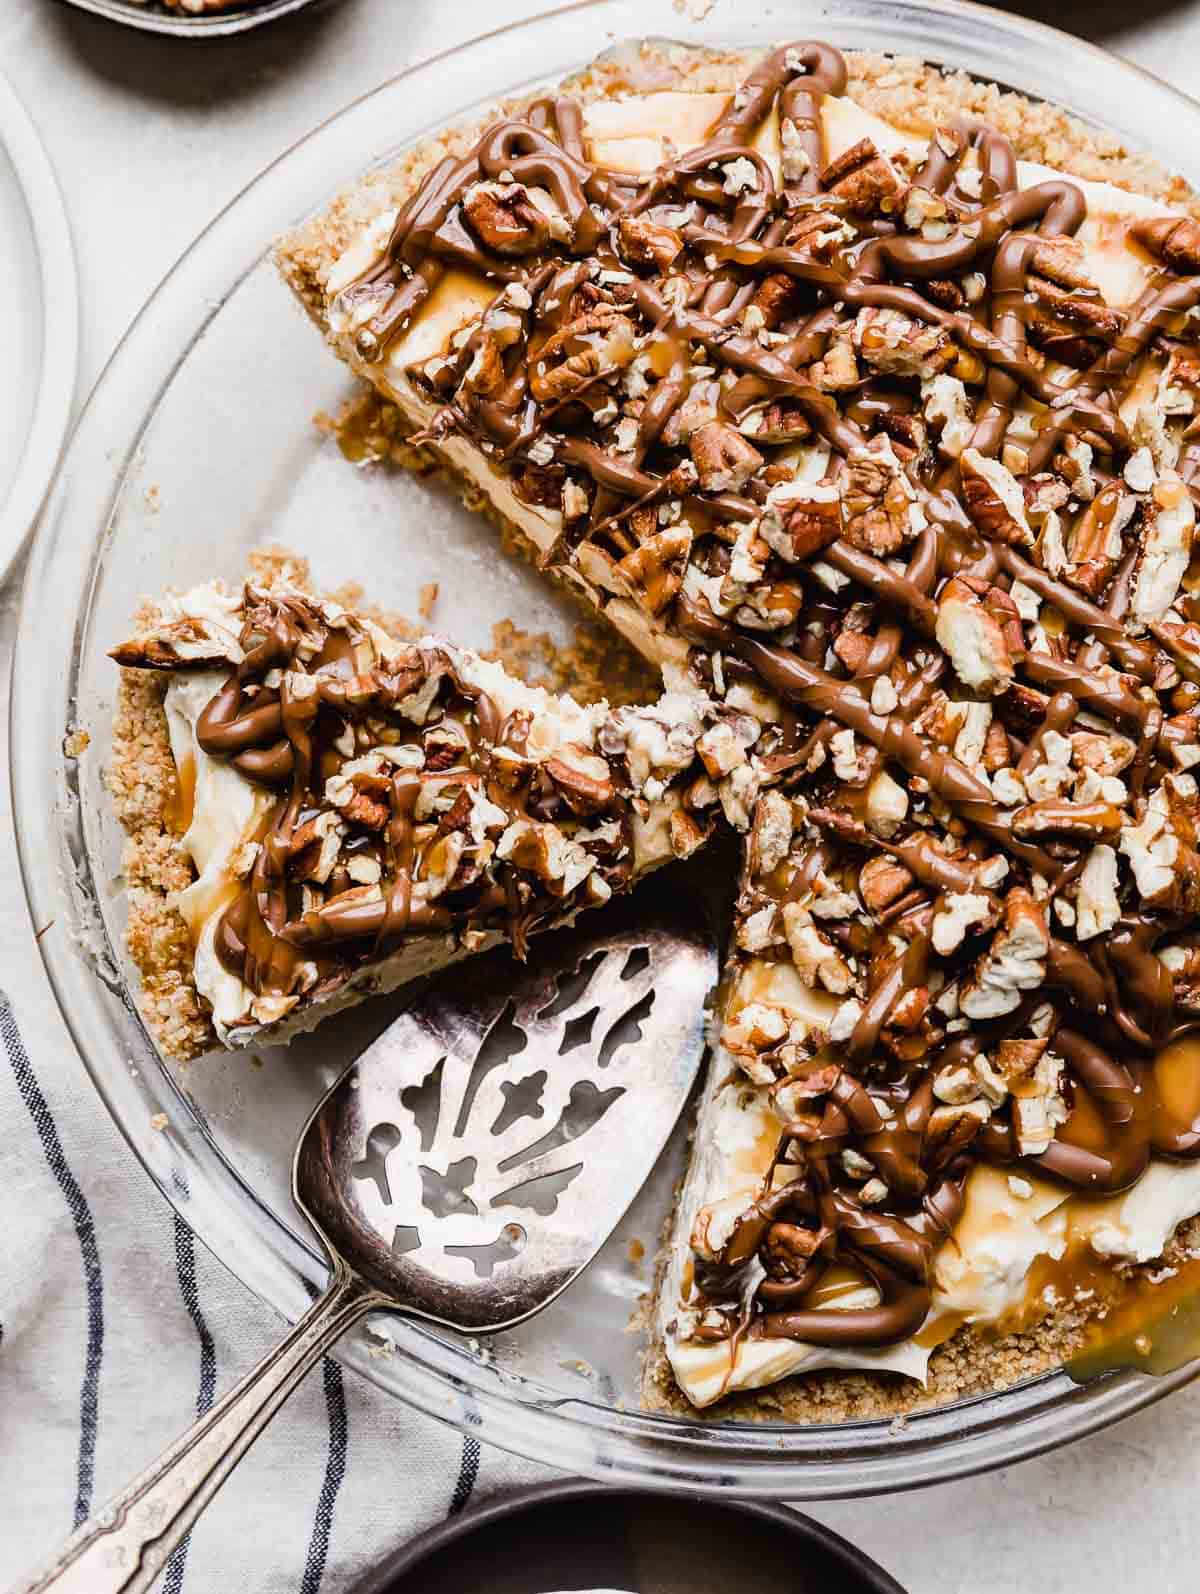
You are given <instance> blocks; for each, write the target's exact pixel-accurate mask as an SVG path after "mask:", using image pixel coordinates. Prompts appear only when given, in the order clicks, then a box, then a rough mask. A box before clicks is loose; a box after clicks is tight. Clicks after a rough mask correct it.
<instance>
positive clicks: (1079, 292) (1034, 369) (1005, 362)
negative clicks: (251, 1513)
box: [279, 43, 1200, 1416]
mask: <svg viewBox="0 0 1200 1594" xmlns="http://www.w3.org/2000/svg"><path fill="white" fill-rule="evenodd" d="M1190 203H1191V200H1190V195H1189V194H1188V192H1187V190H1186V189H1185V188H1184V187H1183V185H1182V184H1180V183H1177V182H1172V181H1171V180H1170V179H1168V178H1166V177H1165V176H1163V174H1161V173H1160V172H1158V171H1156V170H1155V169H1154V168H1153V167H1152V166H1151V165H1150V164H1149V163H1147V162H1142V161H1138V160H1137V159H1135V158H1132V157H1128V156H1126V155H1125V154H1124V152H1123V151H1121V150H1120V149H1118V148H1117V147H1115V146H1112V145H1103V144H1101V143H1100V142H1098V141H1097V140H1096V139H1093V138H1091V137H1090V136H1089V135H1088V134H1086V133H1085V132H1084V131H1083V130H1082V129H1081V128H1079V127H1078V126H1077V125H1076V124H1073V123H1071V121H1070V120H1069V119H1068V118H1066V117H1065V116H1064V115H1063V114H1062V113H1059V112H1056V111H1054V110H1053V108H1050V107H1037V106H1032V105H1030V104H1029V103H1028V102H1025V101H1021V100H1020V99H1019V98H1017V97H1014V96H1007V95H1002V94H1000V93H999V92H998V91H997V90H995V89H990V88H987V87H984V86H979V85H974V84H971V83H970V82H968V81H967V80H965V79H963V78H960V77H955V76H950V77H943V76H941V75H940V74H939V73H937V72H935V71H933V70H932V69H926V68H920V67H916V66H914V65H912V64H911V63H898V62H894V61H890V60H889V61H883V60H881V59H879V58H857V59H856V58H853V57H852V58H850V59H849V60H844V59H843V58H842V57H841V56H840V55H839V53H838V52H837V51H836V50H834V49H831V48H830V47H829V46H827V45H821V44H813V43H796V44H790V45H783V46H781V47H780V48H779V49H778V50H776V51H773V52H771V53H770V54H769V55H767V56H764V57H761V58H754V57H748V56H738V55H725V54H713V53H709V52H688V51H685V50H681V49H677V48H675V47H654V46H646V47H642V48H640V49H634V50H632V51H618V52H616V53H615V54H614V55H613V56H611V57H610V58H608V59H607V60H605V61H603V62H600V63H597V64H596V65H595V66H594V67H592V68H590V69H589V70H588V71H586V72H584V73H582V74H580V75H579V77H578V78H576V79H574V80H572V81H571V82H570V83H568V84H567V85H564V86H563V87H562V88H561V89H560V90H556V91H552V92H550V93H547V94H544V95H541V96H539V97H537V98H535V99H533V100H530V101H527V102H523V103H520V104H512V105H508V106H505V107H502V108H501V111H500V112H499V113H498V119H497V118H493V119H492V120H490V121H489V122H488V123H487V124H486V125H480V126H477V127H472V128H463V129H453V130H450V131H448V132H447V133H445V134H443V135H442V136H441V137H440V138H439V139H437V140H434V141H433V142H432V143H431V144H429V145H427V146H425V147H423V148H422V149H421V150H419V151H417V152H415V153H414V154H413V155H412V156H410V157H409V158H407V159H406V160H405V161H403V162H401V163H400V165H399V166H397V167H395V168H392V169H390V170H384V171H380V172H376V173H373V174H372V175H371V176H369V177H368V178H367V179H365V180H364V181H363V182H362V183H361V184H360V185H358V186H357V187H356V188H355V189H354V190H352V191H350V192H349V193H347V194H346V195H344V196H343V197H342V198H341V199H340V200H339V201H338V202H337V203H336V204H335V205H334V206H333V207H332V208H331V209H330V210H329V211H328V212H327V213H325V214H324V215H322V216H320V217H317V218H316V219H314V220H313V221H312V222H310V223H308V224H307V225H305V226H304V227H302V228H300V229H299V230H298V231H297V232H296V233H294V234H293V235H292V236H291V237H289V238H288V239H286V240H284V241H283V243H282V244H281V246H280V251H279V255H280V262H281V265H282V268H283V271H284V273H285V275H286V277H287V278H288V280H289V282H290V283H291V284H292V286H293V288H294V289H295V290H296V291H297V293H298V294H299V296H300V297H301V299H302V301H303V302H304V304H305V305H306V307H307V308H308V310H309V312H310V313H311V314H312V315H313V317H314V318H315V319H316V321H317V322H318V324H319V325H320V327H321V328H322V330H323V331H324V332H325V333H326V335H327V336H328V337H329V338H330V340H331V342H332V343H333V346H334V348H335V349H336V350H337V352H338V353H339V354H340V355H341V356H342V358H344V359H345V360H346V361H347V362H348V363H349V364H350V365H351V366H352V368H353V369H355V370H357V371H359V372H360V373H361V374H362V375H363V376H365V377H366V378H367V379H368V380H369V381H370V382H371V383H372V384H373V385H374V387H375V388H376V389H377V391H378V392H379V393H380V394H381V395H382V396H383V397H384V398H385V399H386V400H387V401H389V402H390V403H393V404H395V405H396V406H397V407H398V409H399V411H400V412H401V416H402V418H403V421H404V423H405V424H406V425H407V426H409V427H411V428H412V429H414V432H415V435H416V438H417V440H418V441H419V442H420V443H421V444H423V445H425V446H427V447H429V448H431V449H433V450H434V451H436V453H437V455H438V456H439V458H440V459H441V460H442V461H443V462H444V463H445V465H446V468H447V469H448V470H449V471H451V472H452V473H454V474H456V475H457V476H458V477H459V478H460V479H461V480H462V481H463V482H464V483H466V484H467V485H468V486H469V489H470V492H471V494H472V495H473V496H474V497H475V498H479V497H480V496H482V498H483V499H484V500H485V501H486V503H487V504H488V505H489V506H490V508H491V510H492V512H493V513H494V514H495V515H496V516H497V517H499V518H500V519H501V520H502V521H503V522H504V523H505V525H506V527H507V529H508V530H509V531H510V532H514V533H516V535H517V536H518V537H519V538H520V539H522V540H523V543H524V545H525V547H526V548H527V550H528V551H529V552H530V553H532V554H533V555H534V556H535V557H536V559H537V560H538V562H539V563H540V564H541V565H542V566H543V567H544V568H545V569H546V570H547V571H548V572H549V573H551V574H552V575H554V576H555V577H557V578H558V579H559V580H562V581H564V582H566V583H568V584H569V585H570V586H571V587H573V588H574V589H575V590H576V591H577V592H579V593H580V595H581V596H582V597H583V598H584V600H585V601H586V602H587V603H589V604H590V605H591V606H592V607H593V608H594V609H595V610H597V611H599V612H601V613H603V614H604V615H605V617H606V618H607V619H608V620H609V621H610V622H611V623H612V624H613V625H614V626H616V628H617V629H618V630H619V631H620V632H621V633H622V634H623V635H624V636H625V637H626V638H628V639H629V640H630V641H632V642H633V644H634V645H635V646H636V647H637V648H638V649H639V650H640V651H642V652H643V653H644V654H645V655H646V656H647V657H648V658H651V659H653V660H655V661H657V662H663V663H667V664H669V665H670V666H671V667H673V668H674V669H675V670H677V671H680V672H681V675H680V677H679V678H680V679H686V680H688V682H689V683H690V685H689V690H691V691H697V692H700V693H702V694H703V696H704V697H705V699H706V701H708V702H711V703H712V704H714V705H722V706H723V708H724V710H725V711H726V712H734V713H738V714H741V713H749V714H750V715H751V717H752V718H754V719H755V720H756V721H757V722H758V723H759V724H761V725H764V726H765V727H766V729H765V730H764V732H763V733H762V734H761V736H760V738H759V739H758V741H757V742H756V743H755V745H754V746H753V747H752V748H751V749H749V756H743V757H742V758H741V760H740V761H736V755H735V751H734V748H733V747H732V745H731V744H730V743H729V742H728V741H726V742H724V743H723V746H724V747H725V748H726V750H727V751H728V753H729V757H730V758H731V759H735V762H734V763H732V764H729V765H726V764H725V762H724V753H723V752H722V751H721V748H719V747H714V748H713V749H712V760H711V761H712V763H713V766H714V770H715V775H716V776H717V777H719V778H720V779H721V780H723V781H727V782H728V785H727V787H726V798H727V800H726V801H725V803H724V805H723V806H724V807H725V811H726V813H729V814H732V816H733V817H734V818H735V819H738V820H740V821H742V822H744V823H748V822H749V821H750V817H751V812H752V811H753V825H752V829H751V839H750V842H749V845H748V850H747V857H746V868H745V875H744V879H743V889H742V895H741V900H740V904H739V911H738V918H737V927H736V945H735V950H734V953H733V962H732V966H731V969H730V974H729V979H728V980H727V982H726V993H727V994H726V997H725V1006H724V1012H723V1019H722V1032H721V1048H720V1053H719V1056H718V1059H717V1063H716V1067H715V1070H714V1073H713V1076H712V1079H711V1081H710V1084H709V1088H708V1093H707V1096H706V1100H705V1103H704V1106H703V1109H702V1112H701V1117H700V1122H699V1127H698V1131H697V1141H696V1150H695V1156H694V1160H693V1165H692V1170H691V1173H690V1175H689V1178H688V1182H687V1186H686V1189H685V1191H684V1193H683V1198H682V1202H681V1207H680V1212H679V1215H678V1219H677V1225H676V1229H675V1232H674V1236H673V1239H672V1243H671V1246H670V1255H669V1258H668V1266H667V1269H666V1272H665V1276H664V1283H663V1288H662V1293H661V1302H660V1311H659V1320H658V1321H659V1330H660V1335H661V1340H662V1342H663V1345H664V1346H665V1352H666V1355H667V1357H668V1358H669V1360H670V1364H671V1368H672V1369H673V1378H674V1382H673V1383H672V1382H670V1381H669V1375H668V1373H667V1371H666V1366H665V1363H663V1362H662V1361H657V1362H655V1364H654V1366H653V1368H652V1373H651V1384H650V1390H651V1393H650V1398H651V1399H652V1400H653V1399H657V1400H660V1401H665V1402H667V1403H670V1402H671V1401H672V1400H675V1399H678V1398H679V1394H678V1392H679V1391H680V1390H681V1391H682V1392H683V1395H684V1396H685V1397H686V1398H687V1399H688V1400H689V1401H690V1402H691V1403H692V1404H694V1405H708V1404H711V1403H713V1402H715V1401H717V1400H720V1399H722V1398H723V1397H725V1396H727V1395H729V1394H731V1393H733V1392H736V1391H738V1390H742V1391H748V1390H753V1389H755V1388H760V1387H761V1386H763V1385H766V1384H769V1383H775V1382H776V1381H778V1380H783V1381H784V1382H783V1383H782V1385H780V1386H778V1387H776V1388H774V1389H772V1391H771V1392H770V1393H769V1394H768V1395H765V1396H761V1397H758V1399H759V1400H761V1401H762V1402H764V1403H766V1404H764V1406H763V1408H762V1409H769V1410H775V1411H780V1410H782V1411H784V1412H786V1413H788V1414H789V1415H794V1416H807V1415H814V1414H816V1415H820V1414H827V1415H845V1414H846V1413H848V1412H852V1413H858V1414H866V1413H869V1412H872V1411H880V1410H884V1411H886V1410H897V1409H901V1408H902V1407H903V1406H904V1405H906V1404H912V1403H913V1401H914V1400H917V1399H920V1398H921V1389H920V1382H919V1381H920V1380H921V1379H924V1380H926V1381H927V1384H928V1387H929V1389H930V1390H931V1392H932V1393H934V1394H936V1395H937V1396H939V1397H940V1396H948V1395H953V1394H957V1393H961V1392H964V1391H966V1390H970V1389H979V1388H985V1387H994V1386H996V1385H997V1384H1002V1383H1004V1382H1006V1381H1009V1380H1011V1379H1012V1378H1013V1377H1017V1376H1020V1375H1021V1374H1022V1373H1024V1372H1027V1371H1031V1370H1034V1368H1035V1367H1039V1366H1045V1365H1049V1364H1050V1363H1052V1362H1053V1361H1056V1360H1061V1358H1062V1356H1063V1354H1065V1353H1066V1352H1067V1351H1068V1350H1069V1349H1070V1348H1071V1346H1072V1345H1073V1344H1074V1343H1076V1342H1077V1339H1078V1336H1079V1334H1080V1333H1081V1332H1082V1331H1083V1325H1084V1322H1085V1320H1086V1319H1087V1318H1088V1317H1089V1315H1091V1314H1093V1313H1094V1312H1095V1311H1096V1310H1098V1309H1104V1308H1106V1307H1107V1306H1108V1304H1109V1303H1110V1302H1111V1300H1112V1299H1114V1297H1115V1296H1117V1295H1119V1294H1120V1293H1121V1292H1122V1291H1124V1290H1125V1289H1126V1285H1127V1280H1128V1279H1130V1278H1135V1279H1138V1280H1140V1281H1141V1282H1138V1283H1137V1284H1136V1285H1135V1286H1133V1287H1134V1290H1135V1293H1136V1291H1137V1290H1140V1289H1143V1288H1144V1289H1145V1290H1146V1291H1148V1292H1152V1291H1153V1289H1154V1288H1155V1287H1157V1286H1156V1282H1155V1281H1156V1280H1159V1279H1161V1278H1162V1277H1164V1276H1165V1273H1166V1271H1167V1270H1166V1269H1164V1268H1163V1267H1161V1266H1160V1265H1156V1263H1155V1259H1156V1258H1158V1257H1159V1255H1160V1253H1163V1251H1164V1246H1166V1247H1168V1250H1167V1252H1166V1254H1167V1255H1168V1256H1170V1257H1172V1258H1174V1259H1175V1260H1179V1261H1182V1260H1183V1259H1184V1257H1185V1255H1186V1246H1187V1244H1188V1238H1189V1235H1190V1233H1191V1231H1190V1230H1189V1229H1187V1227H1186V1225H1185V1229H1184V1230H1183V1231H1181V1234H1180V1235H1177V1236H1176V1238H1175V1239H1174V1240H1173V1241H1172V1240H1171V1236H1172V1234H1173V1233H1174V1232H1175V1230H1176V1227H1177V1225H1179V1224H1180V1223H1181V1221H1183V1220H1186V1219H1189V1218H1190V1216H1191V1215H1192V1214H1194V1213H1195V1212H1196V1211H1197V1210H1198V1209H1200V1178H1198V1175H1197V1169H1198V1167H1200V1163H1198V1162H1197V1161H1196V1158H1197V1154H1198V1153H1200V1131H1197V1129H1196V1127H1195V1126H1196V1124H1197V1123H1200V1057H1198V1055H1197V1052H1196V1050H1195V1048H1194V1046H1193V1044H1192V1042H1191V1041H1190V1040H1189V1035H1190V1032H1191V1029H1192V1028H1193V1026H1195V1024H1196V1023H1197V1020H1198V1019H1200V951H1198V950H1197V946H1196V934H1195V928H1194V926H1195V923H1196V916H1197V911H1198V910H1200V839H1198V832H1200V791H1198V788H1197V785H1196V779H1195V776H1194V775H1193V774H1192V773H1190V771H1191V769H1192V768H1193V766H1194V765H1196V763H1197V762H1198V761H1200V740H1198V737H1197V728H1198V725H1200V708H1198V705H1200V597H1198V596H1197V595H1196V594H1197V585H1196V580H1195V573H1194V570H1193V569H1192V541H1193V534H1194V525H1195V509H1194V494H1195V492H1196V485H1195V484H1196V482H1197V480H1198V478H1200V452H1198V449H1200V443H1198V442H1197V441H1196V438H1195V432H1196V427H1197V420H1196V417H1197V413H1198V412H1197V394H1198V392H1200V342H1198V340H1197V332H1198V331H1200V320H1198V317H1197V311H1198V310H1200V224H1197V222H1196V221H1194V220H1193V219H1192V217H1191V215H1190V212H1189V209H1188V206H1189V205H1190ZM738 751H739V752H741V753H742V754H743V755H745V754H746V752H747V749H745V748H740V749H738ZM1171 1246H1174V1247H1175V1248H1176V1249H1175V1250H1171V1249H1170V1247H1171ZM1181 1248H1182V1249H1181ZM1175 1260H1173V1261H1172V1263H1171V1265H1172V1266H1174V1265H1175ZM1139 1270H1140V1272H1139ZM1009 1330H1013V1331H1014V1332H1012V1333H1010V1332H1009ZM988 1336H991V1337H990V1338H989V1337H988ZM822 1367H823V1368H833V1369H839V1370H840V1371H839V1372H838V1375H837V1376H836V1377H834V1376H833V1375H825V1374H817V1375H816V1376H815V1377H814V1375H813V1369H815V1368H822ZM847 1368H854V1369H857V1370H856V1371H853V1372H849V1373H847V1372H846V1369H847ZM796 1373H802V1374H804V1376H803V1377H801V1378H800V1379H796V1378H793V1377H792V1376H791V1375H793V1374H796ZM897 1375H900V1377H899V1380H898V1379H897ZM739 1409H740V1408H739ZM750 1409H751V1410H758V1409H759V1406H758V1405H752V1406H751V1407H750Z"/></svg>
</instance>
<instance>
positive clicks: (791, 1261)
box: [760, 1223, 821, 1279]
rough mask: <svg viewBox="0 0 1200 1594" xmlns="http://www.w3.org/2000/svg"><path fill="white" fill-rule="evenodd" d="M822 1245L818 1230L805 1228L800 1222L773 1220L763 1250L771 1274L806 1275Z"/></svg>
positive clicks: (778, 1277)
mask: <svg viewBox="0 0 1200 1594" xmlns="http://www.w3.org/2000/svg"><path fill="white" fill-rule="evenodd" d="M820 1244H821V1232H820V1230H818V1229H802V1228H801V1227H800V1225H799V1224H797V1223H772V1225H771V1227H770V1228H769V1229H768V1230H767V1232H766V1236H765V1238H764V1239H763V1243H762V1249H761V1252H760V1255H761V1258H762V1264H763V1267H764V1268H765V1269H766V1270H767V1275H768V1277H770V1278H773V1279H793V1278H803V1276H804V1273H805V1271H806V1270H807V1268H808V1267H809V1265H810V1263H811V1260H812V1256H813V1253H814V1252H815V1251H816V1249H817V1247H818V1246H819V1245H820Z"/></svg>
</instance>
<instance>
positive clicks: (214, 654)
mask: <svg viewBox="0 0 1200 1594" xmlns="http://www.w3.org/2000/svg"><path fill="white" fill-rule="evenodd" d="M108 656H109V658H110V659H114V660H115V661H116V662H117V663H118V664H120V665H121V666H122V667H123V668H124V669H127V670H183V669H187V670H196V669H203V668H204V666H205V665H217V664H229V663H231V662H232V663H236V662H238V660H239V659H240V657H241V649H240V648H239V647H238V646H237V640H236V638H235V637H234V636H233V635H232V634H225V635H222V633H221V632H220V631H219V630H218V629H217V628H215V627H212V626H210V625H209V624H208V623H207V622H206V621H204V620H199V619H193V618H191V617H190V616H189V617H188V618H186V619H183V620H176V621H173V622H172V623H170V624H168V625H160V626H159V627H158V628H157V629H156V630H155V631H153V632H152V633H150V634H149V635H147V636H141V637H134V639H133V640H132V641H130V642H122V643H121V644H120V645H119V646H118V647H115V648H110V649H109V652H108Z"/></svg>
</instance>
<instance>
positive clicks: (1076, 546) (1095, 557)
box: [1064, 481, 1137, 598]
mask: <svg viewBox="0 0 1200 1594" xmlns="http://www.w3.org/2000/svg"><path fill="white" fill-rule="evenodd" d="M1136 509H1137V499H1136V498H1134V496H1133V494H1132V493H1128V492H1126V491H1125V490H1124V487H1123V485H1122V483H1121V482H1120V481H1111V482H1109V483H1107V485H1106V486H1104V487H1102V488H1101V489H1100V491H1099V492H1098V493H1097V494H1096V496H1095V497H1094V498H1093V499H1092V501H1091V503H1090V504H1088V506H1087V508H1086V509H1085V510H1084V512H1083V514H1082V515H1081V516H1080V517H1079V520H1078V522H1077V523H1076V526H1075V530H1074V531H1073V532H1072V534H1071V548H1070V554H1071V563H1072V565H1074V567H1075V568H1074V569H1067V570H1066V571H1064V575H1065V577H1066V579H1067V580H1068V581H1069V582H1070V583H1071V584H1072V586H1076V587H1078V588H1079V589H1080V590H1081V591H1082V592H1086V593H1087V594H1088V595H1089V597H1093V598H1094V597H1096V596H1098V594H1100V593H1101V592H1103V591H1104V588H1105V587H1106V586H1107V585H1108V582H1109V579H1110V577H1111V576H1112V573H1113V571H1114V570H1115V569H1116V567H1117V565H1118V563H1119V562H1120V559H1121V556H1122V553H1123V551H1124V543H1123V540H1122V536H1121V534H1122V532H1123V531H1124V529H1125V527H1126V526H1127V525H1128V524H1129V522H1130V521H1131V520H1132V518H1133V514H1134V511H1135V510H1136Z"/></svg>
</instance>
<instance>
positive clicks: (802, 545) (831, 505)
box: [759, 482, 842, 564]
mask: <svg viewBox="0 0 1200 1594" xmlns="http://www.w3.org/2000/svg"><path fill="white" fill-rule="evenodd" d="M841 534H842V499H841V494H840V493H839V492H838V489H837V488H836V487H835V486H834V485H833V484H832V483H829V482H787V483H784V484H783V485H782V486H780V487H777V488H774V489H773V490H772V492H771V495H770V497H769V498H768V500H767V509H766V513H765V514H764V515H763V517H762V520H761V521H760V522H759V535H760V536H761V537H762V539H763V541H764V542H765V543H766V544H767V546H768V547H769V548H770V549H772V550H773V552H775V553H777V554H778V555H779V557H780V558H781V559H786V560H787V561H788V562H789V563H790V564H799V563H801V562H802V561H803V560H805V559H811V558H812V557H813V556H814V555H815V554H818V553H820V552H821V551H822V549H824V548H828V547H829V545H830V543H832V542H836V541H837V539H838V538H839V537H840V536H841Z"/></svg>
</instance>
